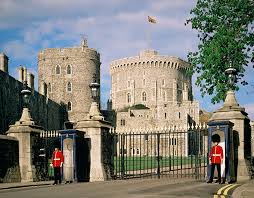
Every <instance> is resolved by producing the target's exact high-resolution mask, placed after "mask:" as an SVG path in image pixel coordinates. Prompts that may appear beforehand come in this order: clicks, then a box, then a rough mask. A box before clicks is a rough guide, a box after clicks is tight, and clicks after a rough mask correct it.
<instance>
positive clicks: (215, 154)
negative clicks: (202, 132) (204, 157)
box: [207, 141, 223, 184]
mask: <svg viewBox="0 0 254 198" xmlns="http://www.w3.org/2000/svg"><path fill="white" fill-rule="evenodd" d="M218 144H219V141H215V142H214V146H213V147H212V149H211V151H210V154H209V160H210V164H211V174H210V178H209V180H208V181H207V183H212V182H213V175H214V169H215V166H216V167H217V172H218V182H219V184H221V164H222V163H223V149H222V147H221V146H219V145H218Z"/></svg>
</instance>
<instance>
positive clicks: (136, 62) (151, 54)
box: [110, 50, 190, 73]
mask: <svg viewBox="0 0 254 198" xmlns="http://www.w3.org/2000/svg"><path fill="white" fill-rule="evenodd" d="M131 67H144V68H145V67H158V68H170V69H176V70H186V69H188V68H190V64H189V63H188V62H186V61H184V60H182V59H180V58H178V57H175V56H166V55H158V53H157V52H156V51H151V50H147V51H143V52H140V55H139V56H133V57H127V58H122V59H118V60H115V61H112V62H111V63H110V73H115V72H117V71H119V70H121V71H122V70H125V69H126V70H129V69H130V68H131Z"/></svg>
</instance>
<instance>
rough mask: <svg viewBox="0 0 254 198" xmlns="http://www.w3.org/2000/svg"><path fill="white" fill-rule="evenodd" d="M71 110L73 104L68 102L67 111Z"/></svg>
mask: <svg viewBox="0 0 254 198" xmlns="http://www.w3.org/2000/svg"><path fill="white" fill-rule="evenodd" d="M71 110H72V104H71V102H68V104H67V111H71Z"/></svg>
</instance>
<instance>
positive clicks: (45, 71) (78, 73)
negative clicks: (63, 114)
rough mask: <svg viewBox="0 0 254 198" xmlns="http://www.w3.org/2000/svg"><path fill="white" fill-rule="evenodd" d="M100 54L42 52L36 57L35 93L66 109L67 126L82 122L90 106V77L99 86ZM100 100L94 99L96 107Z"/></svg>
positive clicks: (84, 43) (67, 50)
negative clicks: (37, 85) (45, 91)
mask: <svg viewBox="0 0 254 198" xmlns="http://www.w3.org/2000/svg"><path fill="white" fill-rule="evenodd" d="M100 64H101V63H100V54H99V53H98V52H97V51H96V50H94V49H90V48H88V46H87V41H86V40H83V41H82V43H81V46H78V47H72V48H62V49H60V48H51V49H44V50H42V51H40V52H39V54H38V73H39V90H40V91H43V90H44V89H45V87H46V89H47V94H48V97H49V98H50V99H51V100H53V101H54V102H56V103H58V104H63V105H64V106H66V109H67V111H68V113H67V117H68V118H67V119H68V120H69V122H70V123H76V122H77V121H78V120H82V119H83V118H84V117H86V115H87V114H88V112H89V108H90V105H91V103H92V99H91V93H90V88H89V84H90V83H91V82H92V78H93V75H94V74H95V75H96V78H97V82H99V83H100ZM99 101H100V97H99V98H98V101H97V102H98V103H99Z"/></svg>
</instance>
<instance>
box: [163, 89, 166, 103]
mask: <svg viewBox="0 0 254 198" xmlns="http://www.w3.org/2000/svg"><path fill="white" fill-rule="evenodd" d="M162 98H163V101H166V91H163V93H162Z"/></svg>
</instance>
